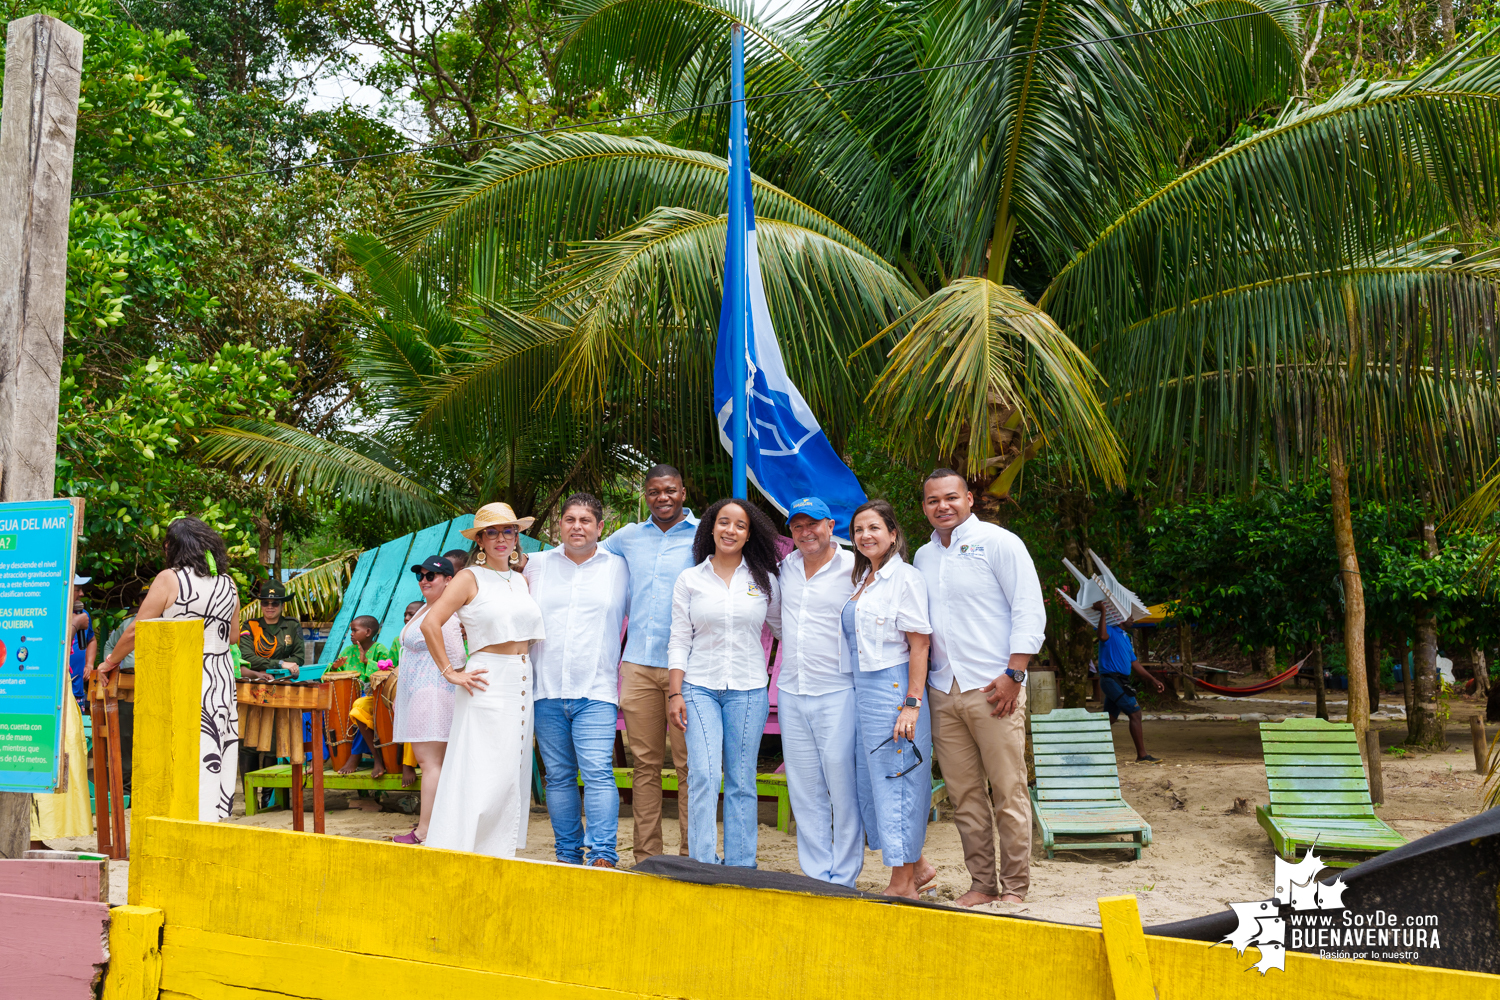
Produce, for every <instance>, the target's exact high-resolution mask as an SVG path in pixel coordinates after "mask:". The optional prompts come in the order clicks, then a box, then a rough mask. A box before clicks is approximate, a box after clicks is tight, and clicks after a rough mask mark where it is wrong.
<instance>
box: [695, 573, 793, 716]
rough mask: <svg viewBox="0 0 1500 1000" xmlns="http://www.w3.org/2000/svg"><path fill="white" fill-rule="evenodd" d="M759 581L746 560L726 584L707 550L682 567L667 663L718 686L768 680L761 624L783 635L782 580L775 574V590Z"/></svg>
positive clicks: (748, 686) (741, 687)
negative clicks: (692, 563)
mask: <svg viewBox="0 0 1500 1000" xmlns="http://www.w3.org/2000/svg"><path fill="white" fill-rule="evenodd" d="M767 596H768V595H767V594H766V593H765V592H764V591H763V590H761V589H760V588H759V587H757V586H756V585H755V580H754V579H753V578H751V576H750V567H749V566H747V565H745V563H744V562H743V561H742V562H741V563H740V565H739V566H738V567H736V568H735V571H734V575H733V576H732V577H730V580H729V583H728V584H727V585H726V584H725V583H724V581H723V580H721V579H720V578H719V575H718V574H717V573H715V572H714V568H713V557H712V556H709V557H708V558H706V559H704V560H703V561H702V562H701V563H699V564H698V565H696V566H694V567H692V568H691V569H688V570H684V571H683V573H682V575H681V576H679V577H678V578H677V584H676V586H674V587H673V589H672V637H671V638H670V639H669V640H668V641H667V666H668V667H669V668H670V669H672V670H681V671H684V680H686V681H687V682H688V683H691V684H696V685H698V686H699V687H705V688H710V689H712V690H715V691H724V690H729V691H753V690H755V689H756V688H763V687H765V686H766V683H767V681H766V679H767V676H768V674H767V671H766V651H765V648H764V647H763V646H762V645H761V641H760V640H761V629H762V627H763V626H766V625H769V626H770V627H771V633H772V634H773V635H775V636H776V637H778V638H780V636H781V586H780V581H779V580H778V579H777V578H776V577H775V576H773V577H771V593H770V595H769V598H770V599H769V600H767Z"/></svg>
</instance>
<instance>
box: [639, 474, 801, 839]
mask: <svg viewBox="0 0 1500 1000" xmlns="http://www.w3.org/2000/svg"><path fill="white" fill-rule="evenodd" d="M693 562H694V564H695V565H694V566H693V567H692V568H691V569H688V570H685V571H684V572H683V573H682V575H681V576H679V577H678V578H677V585H676V587H675V588H674V590H673V592H672V637H671V639H670V641H669V642H668V644H667V666H668V670H669V672H668V677H669V680H668V695H667V697H668V715H669V718H670V719H671V720H672V725H674V726H676V727H677V728H678V729H679V730H681V731H683V732H685V733H686V736H687V746H688V766H689V769H690V770H691V772H692V774H693V782H692V784H691V786H689V789H688V817H689V819H688V855H689V856H690V857H692V858H693V859H694V860H696V861H704V862H708V863H710V864H727V865H737V866H740V867H742V868H754V867H755V848H756V839H757V831H756V805H755V759H756V754H757V753H758V752H759V750H760V736H761V732H762V730H764V729H765V725H766V716H767V714H769V712H770V701H769V696H768V693H767V689H766V684H767V677H768V672H767V670H766V654H765V650H764V649H763V648H762V646H761V642H760V640H761V629H762V628H763V627H764V626H766V625H769V626H770V627H771V631H772V633H773V634H775V635H776V636H778V637H779V636H780V635H781V589H780V580H779V579H778V578H777V558H776V528H775V527H774V526H773V525H772V524H771V519H770V518H769V517H767V516H766V515H765V514H764V513H763V512H762V511H761V510H760V509H759V508H758V507H755V506H753V505H751V504H750V503H749V501H746V500H741V499H737V498H735V499H729V500H720V501H719V502H718V503H716V504H714V505H713V506H712V507H710V508H708V510H707V511H705V512H704V514H703V518H702V520H700V521H699V522H698V531H697V534H696V535H695V536H694V539H693ZM721 778H722V780H723V783H724V854H723V857H722V858H721V857H720V856H719V853H718V839H719V838H718V827H717V825H716V823H715V816H714V813H715V811H716V807H717V806H718V802H719V782H720V780H721Z"/></svg>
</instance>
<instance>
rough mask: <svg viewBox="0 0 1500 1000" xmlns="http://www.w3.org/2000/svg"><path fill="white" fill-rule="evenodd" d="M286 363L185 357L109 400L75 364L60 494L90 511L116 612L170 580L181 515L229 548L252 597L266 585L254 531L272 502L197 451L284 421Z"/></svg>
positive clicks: (103, 582)
mask: <svg viewBox="0 0 1500 1000" xmlns="http://www.w3.org/2000/svg"><path fill="white" fill-rule="evenodd" d="M282 353H283V352H281V351H259V350H256V349H255V348H254V347H251V346H248V345H226V346H225V347H222V348H220V349H219V350H218V351H216V352H215V353H214V354H213V355H212V356H210V357H209V358H207V359H205V360H202V361H194V360H193V359H192V358H191V357H189V356H188V355H187V354H185V353H183V352H179V353H177V354H174V355H171V356H168V357H165V358H152V359H150V360H148V361H146V362H144V363H142V364H139V365H138V366H137V367H136V368H135V369H134V370H133V371H132V372H130V373H129V374H128V375H127V376H126V377H125V378H123V379H121V380H120V381H119V384H118V385H117V386H116V387H115V389H114V390H113V391H111V392H109V393H107V394H106V393H104V392H102V391H100V390H97V389H94V390H90V389H88V388H86V387H83V386H81V385H80V384H79V382H78V379H77V372H78V368H79V367H80V362H79V360H78V359H77V358H76V357H75V358H70V359H69V360H68V362H67V369H66V371H65V373H64V380H63V386H62V412H61V414H60V417H59V426H58V458H57V478H58V485H57V493H58V495H59V496H75V497H82V498H83V500H84V501H85V508H84V531H83V538H82V540H81V542H80V546H79V565H80V567H81V572H83V573H85V574H88V575H91V576H93V577H94V579H95V582H94V587H95V589H96V591H97V590H105V591H107V592H108V593H109V595H110V597H109V602H110V604H111V606H117V607H120V606H125V605H127V604H129V603H130V602H132V601H134V600H136V599H138V597H139V594H140V590H141V588H142V587H144V586H145V584H147V583H149V582H150V579H151V577H152V576H154V575H155V574H156V572H157V571H158V570H159V569H160V568H161V567H160V562H161V541H162V537H163V532H164V530H165V529H166V526H167V524H169V523H170V522H171V521H172V519H173V518H175V517H177V516H178V515H181V514H192V515H195V516H197V517H201V518H203V519H204V520H205V521H207V522H208V523H209V524H211V525H213V526H214V528H215V529H216V530H218V531H219V532H220V534H222V535H223V536H224V540H225V542H226V544H227V545H228V546H229V552H230V556H231V558H232V560H233V566H232V567H231V570H232V572H233V573H234V575H235V578H236V580H237V582H238V583H239V584H240V585H241V586H242V587H243V586H246V585H248V583H249V582H250V581H251V580H252V579H254V578H255V577H257V576H259V575H261V572H260V568H259V564H258V561H257V559H256V551H257V549H258V547H259V546H258V537H257V535H256V534H255V531H254V517H255V515H256V514H257V513H259V507H260V506H261V504H260V499H261V498H260V497H259V496H258V495H257V494H256V493H254V492H253V491H252V492H244V491H243V489H244V488H243V486H242V485H240V484H238V483H234V482H231V483H228V484H226V483H224V482H221V481H217V477H220V476H222V473H219V472H217V471H216V470H213V469H205V468H204V466H203V464H202V463H201V462H200V461H199V460H198V459H197V456H196V455H195V454H194V447H195V445H196V443H197V441H198V440H199V438H200V436H201V435H202V433H203V431H204V429H205V427H207V426H209V425H210V424H211V423H212V422H213V421H215V420H221V419H225V418H227V417H229V416H231V415H236V416H237V415H246V416H255V417H261V418H264V417H266V416H269V415H270V414H271V413H272V412H274V410H275V408H276V407H277V406H278V405H279V404H280V403H282V402H283V401H284V400H285V399H286V397H287V395H288V385H289V383H290V381H291V377H292V370H291V367H290V366H289V365H287V363H286V362H285V360H284V359H283V357H282ZM236 487H238V489H239V490H240V492H236Z"/></svg>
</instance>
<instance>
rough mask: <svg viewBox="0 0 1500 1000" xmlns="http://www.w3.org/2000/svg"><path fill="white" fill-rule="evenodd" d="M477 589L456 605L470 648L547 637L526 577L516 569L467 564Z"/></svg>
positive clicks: (474, 648) (540, 614) (475, 648)
mask: <svg viewBox="0 0 1500 1000" xmlns="http://www.w3.org/2000/svg"><path fill="white" fill-rule="evenodd" d="M469 569H470V571H472V572H473V574H474V579H475V580H476V581H477V582H478V584H479V593H477V594H475V595H474V599H473V600H471V601H470V602H469V603H468V604H465V605H464V606H463V607H461V608H459V609H458V620H459V621H460V622H462V623H463V626H464V635H465V636H467V637H468V640H469V649H470V650H472V651H478V650H481V649H483V648H484V647H486V646H493V645H494V644H495V643H499V642H527V641H535V640H537V639H545V638H546V637H547V634H546V630H545V629H543V628H542V609H541V608H539V607H537V603H536V601H535V600H533V599H532V597H531V591H530V590H529V589H528V588H527V586H526V578H525V577H524V576H522V575H521V574H520V573H517V572H516V571H515V570H507V571H506V572H504V573H501V572H499V571H498V570H493V569H488V568H486V567H484V566H470V567H469Z"/></svg>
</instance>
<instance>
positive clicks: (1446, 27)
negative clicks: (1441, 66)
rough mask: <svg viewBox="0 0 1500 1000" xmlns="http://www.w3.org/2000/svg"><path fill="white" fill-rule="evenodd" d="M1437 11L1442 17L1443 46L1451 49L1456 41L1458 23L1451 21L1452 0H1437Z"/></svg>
mask: <svg viewBox="0 0 1500 1000" xmlns="http://www.w3.org/2000/svg"><path fill="white" fill-rule="evenodd" d="M1438 12H1439V13H1440V14H1441V16H1442V18H1443V48H1444V49H1451V48H1453V45H1454V43H1455V42H1457V41H1458V37H1457V32H1458V25H1456V24H1454V23H1453V0H1438Z"/></svg>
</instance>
